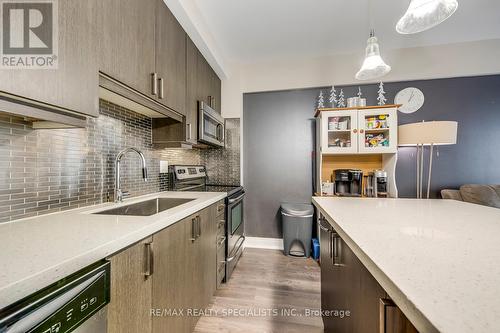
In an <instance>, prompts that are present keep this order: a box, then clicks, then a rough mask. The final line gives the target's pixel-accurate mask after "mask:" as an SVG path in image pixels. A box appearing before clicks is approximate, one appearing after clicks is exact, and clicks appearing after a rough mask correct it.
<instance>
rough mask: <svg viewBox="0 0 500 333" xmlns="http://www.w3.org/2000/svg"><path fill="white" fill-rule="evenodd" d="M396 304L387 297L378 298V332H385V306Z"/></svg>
mask: <svg viewBox="0 0 500 333" xmlns="http://www.w3.org/2000/svg"><path fill="white" fill-rule="evenodd" d="M395 306H396V304H394V302H393V301H392V300H390V299H388V298H380V302H379V307H378V309H379V333H386V329H387V325H386V322H387V308H388V307H395Z"/></svg>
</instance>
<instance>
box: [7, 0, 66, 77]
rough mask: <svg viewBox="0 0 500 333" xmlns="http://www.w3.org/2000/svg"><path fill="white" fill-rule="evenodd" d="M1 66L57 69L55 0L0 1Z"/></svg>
mask: <svg viewBox="0 0 500 333" xmlns="http://www.w3.org/2000/svg"><path fill="white" fill-rule="evenodd" d="M0 5H1V6H0V8H1V12H0V18H1V20H2V22H1V29H2V31H1V32H2V33H1V36H2V42H1V62H0V67H1V68H3V69H6V68H10V69H56V68H57V42H58V21H57V2H56V0H0Z"/></svg>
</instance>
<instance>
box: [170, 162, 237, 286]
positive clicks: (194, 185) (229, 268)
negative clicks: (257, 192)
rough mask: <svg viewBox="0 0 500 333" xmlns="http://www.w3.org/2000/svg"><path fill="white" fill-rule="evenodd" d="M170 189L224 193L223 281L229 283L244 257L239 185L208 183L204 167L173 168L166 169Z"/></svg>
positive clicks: (174, 166)
mask: <svg viewBox="0 0 500 333" xmlns="http://www.w3.org/2000/svg"><path fill="white" fill-rule="evenodd" d="M169 189H170V190H173V191H200V192H226V193H227V197H226V199H225V203H226V211H225V220H226V230H225V244H226V250H225V253H226V254H225V260H224V265H225V278H224V281H227V280H229V278H230V277H231V274H232V273H233V270H234V268H235V267H236V264H237V263H238V260H239V259H240V257H241V255H242V254H243V248H244V242H245V235H244V229H245V227H244V224H245V223H244V218H243V216H244V215H243V207H244V197H245V191H244V189H243V187H241V186H239V185H213V184H210V183H209V177H208V176H207V172H206V169H205V167H204V166H203V165H172V166H170V167H169Z"/></svg>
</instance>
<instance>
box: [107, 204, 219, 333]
mask: <svg viewBox="0 0 500 333" xmlns="http://www.w3.org/2000/svg"><path fill="white" fill-rule="evenodd" d="M217 207H218V205H217V204H214V205H212V206H210V207H207V208H205V209H203V210H201V211H199V212H197V213H195V214H193V215H191V216H189V217H187V218H185V219H183V220H181V221H178V222H176V223H174V224H172V225H170V226H168V227H167V228H165V229H163V230H161V231H159V232H157V233H155V234H154V235H152V236H150V237H148V238H147V239H145V240H143V241H141V242H139V243H137V244H135V245H133V246H131V247H129V248H127V249H124V250H123V251H121V252H120V253H117V254H115V255H113V256H112V257H110V258H109V260H110V261H111V302H110V305H109V307H108V333H115V332H116V333H136V332H142V333H170V332H172V333H189V332H192V331H193V330H194V328H195V326H196V322H197V321H198V318H199V315H200V310H203V309H205V308H206V307H207V306H208V304H209V302H210V301H211V299H212V296H213V294H214V292H215V289H216V285H217V282H216V276H217V275H216V274H217V260H216V251H217V244H216V236H217V221H216V220H215V217H216V213H215V212H216V211H217Z"/></svg>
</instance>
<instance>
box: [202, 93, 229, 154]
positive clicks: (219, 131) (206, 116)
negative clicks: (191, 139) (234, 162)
mask: <svg viewBox="0 0 500 333" xmlns="http://www.w3.org/2000/svg"><path fill="white" fill-rule="evenodd" d="M198 141H200V142H203V143H206V144H209V145H213V146H219V147H224V118H222V116H221V115H220V114H218V113H217V112H216V111H215V110H214V109H212V108H211V107H210V106H209V105H208V104H207V103H205V102H201V101H200V102H199V103H198Z"/></svg>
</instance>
